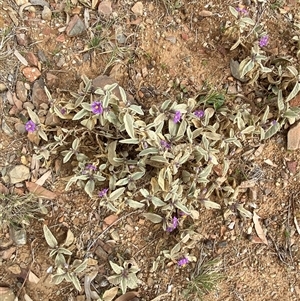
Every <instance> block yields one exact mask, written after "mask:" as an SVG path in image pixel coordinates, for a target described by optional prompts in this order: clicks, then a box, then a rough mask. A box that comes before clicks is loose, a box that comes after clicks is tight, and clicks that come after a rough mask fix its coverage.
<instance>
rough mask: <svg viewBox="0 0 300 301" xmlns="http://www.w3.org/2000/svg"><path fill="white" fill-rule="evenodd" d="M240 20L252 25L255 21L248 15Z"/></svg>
mask: <svg viewBox="0 0 300 301" xmlns="http://www.w3.org/2000/svg"><path fill="white" fill-rule="evenodd" d="M241 21H242V22H244V23H246V24H249V25H252V26H253V25H255V22H254V21H253V20H252V19H251V18H249V17H244V18H242V19H241Z"/></svg>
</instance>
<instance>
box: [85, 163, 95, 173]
mask: <svg viewBox="0 0 300 301" xmlns="http://www.w3.org/2000/svg"><path fill="white" fill-rule="evenodd" d="M85 169H86V170H92V171H96V170H97V167H96V166H95V165H94V164H87V166H86V167H85Z"/></svg>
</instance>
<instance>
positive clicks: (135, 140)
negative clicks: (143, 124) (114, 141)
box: [119, 138, 140, 144]
mask: <svg viewBox="0 0 300 301" xmlns="http://www.w3.org/2000/svg"><path fill="white" fill-rule="evenodd" d="M119 142H120V143H126V144H139V142H140V140H139V139H138V138H133V139H123V140H120V141H119Z"/></svg>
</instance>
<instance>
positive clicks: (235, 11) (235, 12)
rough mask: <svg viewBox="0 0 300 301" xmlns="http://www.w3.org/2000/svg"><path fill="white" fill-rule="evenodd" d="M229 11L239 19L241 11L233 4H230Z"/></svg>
mask: <svg viewBox="0 0 300 301" xmlns="http://www.w3.org/2000/svg"><path fill="white" fill-rule="evenodd" d="M229 11H230V12H231V14H232V15H233V16H234V17H235V18H236V19H237V18H238V17H239V12H238V11H237V10H236V9H235V8H234V7H232V6H229Z"/></svg>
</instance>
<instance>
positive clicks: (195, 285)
mask: <svg viewBox="0 0 300 301" xmlns="http://www.w3.org/2000/svg"><path fill="white" fill-rule="evenodd" d="M221 263H222V261H220V260H218V259H216V260H209V261H207V262H204V261H201V260H199V261H198V262H197V264H196V268H195V269H194V271H193V273H192V275H191V279H190V280H189V281H188V284H187V288H186V289H185V291H184V294H185V295H186V297H188V298H189V299H191V298H193V300H196V298H197V300H203V297H204V296H205V295H206V294H208V293H210V292H211V291H214V290H215V289H216V287H217V284H218V283H219V282H220V280H222V279H223V278H224V277H223V276H222V274H221V273H220V265H221Z"/></svg>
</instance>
